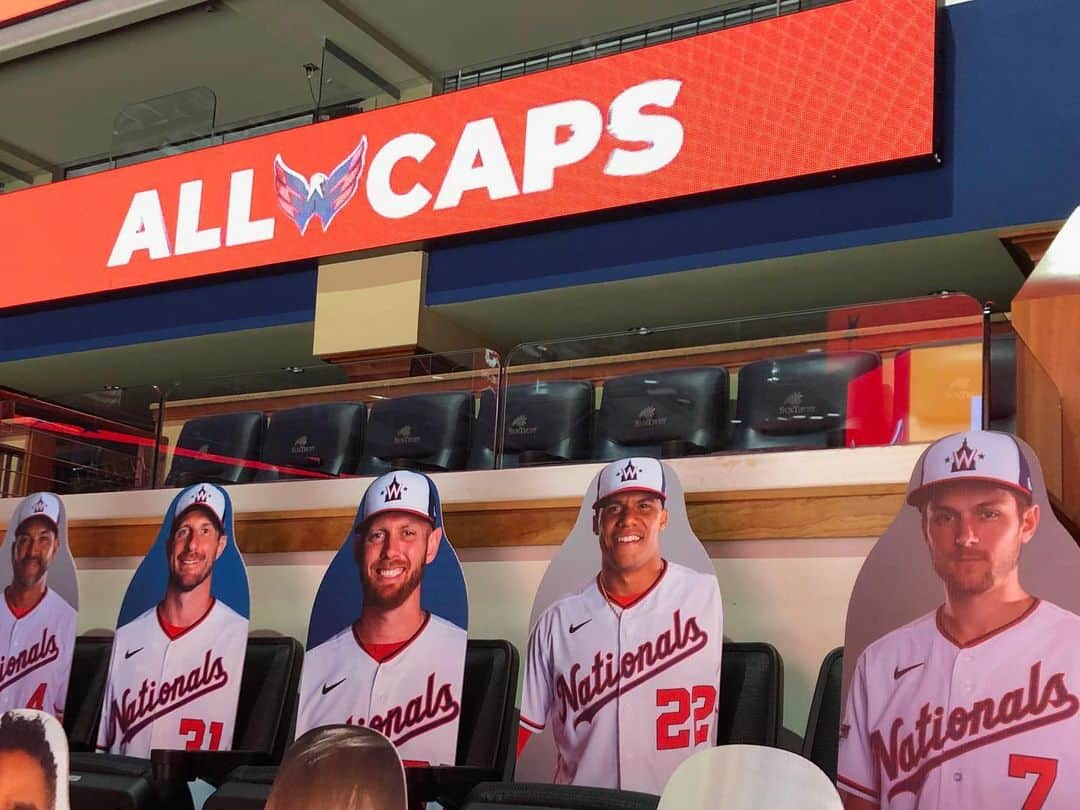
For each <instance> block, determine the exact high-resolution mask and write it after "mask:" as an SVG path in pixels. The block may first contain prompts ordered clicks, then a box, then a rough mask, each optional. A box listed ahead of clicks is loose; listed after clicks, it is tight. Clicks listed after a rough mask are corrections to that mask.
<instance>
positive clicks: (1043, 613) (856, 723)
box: [837, 431, 1080, 810]
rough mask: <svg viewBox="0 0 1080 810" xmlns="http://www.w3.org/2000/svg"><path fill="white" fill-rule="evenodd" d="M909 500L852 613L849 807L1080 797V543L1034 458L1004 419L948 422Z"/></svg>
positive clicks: (862, 577)
mask: <svg viewBox="0 0 1080 810" xmlns="http://www.w3.org/2000/svg"><path fill="white" fill-rule="evenodd" d="M906 500H907V505H906V506H905V507H904V508H903V509H902V510H901V514H900V515H898V516H897V519H896V521H894V523H893V525H892V526H891V527H890V528H889V531H888V532H886V534H885V535H883V536H882V538H881V540H880V541H879V542H878V544H877V545H876V546H875V547H874V549H873V551H872V552H871V554H870V556H869V557H868V559H867V562H866V563H865V564H864V566H863V569H862V571H861V572H860V574H859V578H858V580H857V581H856V586H855V591H854V594H853V596H852V600H851V603H850V607H849V611H848V628H847V639H846V641H847V646H846V647H845V660H844V664H845V678H846V681H847V687H846V698H845V708H844V714H843V720H842V725H841V730H840V748H839V756H838V767H837V782H838V787H839V788H840V791H841V793H842V795H843V796H844V803H845V807H846V808H848V810H866V809H867V808H874V809H875V810H877V808H887V809H888V810H913V809H914V808H918V810H975V808H990V807H992V808H995V809H998V808H1001V809H1002V810H1006V809H1008V810H1011V809H1012V808H1016V810H1021V809H1022V810H1037V809H1038V808H1072V807H1077V806H1080V768H1077V767H1076V766H1077V764H1080V759H1078V758H1077V755H1076V753H1075V751H1076V742H1077V740H1080V615H1077V611H1078V609H1080V588H1077V582H1080V554H1078V552H1077V549H1076V544H1075V542H1074V541H1073V540H1072V538H1070V537H1069V536H1068V534H1067V533H1066V532H1065V531H1064V529H1063V528H1062V527H1061V526H1060V524H1058V522H1057V521H1056V519H1055V518H1054V515H1053V513H1052V512H1051V511H1050V508H1049V504H1048V502H1047V497H1046V490H1045V487H1044V485H1043V482H1042V474H1041V471H1040V470H1039V467H1038V461H1037V460H1036V459H1035V457H1034V454H1033V453H1032V452H1031V450H1030V448H1028V447H1027V446H1026V445H1023V443H1021V442H1019V441H1018V440H1017V439H1015V438H1014V437H1013V436H1010V435H1009V434H1007V433H996V432H991V431H969V432H966V433H960V434H955V435H952V436H947V437H945V438H944V439H941V440H939V441H937V442H935V443H934V444H932V445H931V446H930V447H929V448H928V449H927V450H926V452H925V453H923V455H922V457H921V458H920V460H919V463H918V465H917V466H916V469H915V473H914V475H913V477H912V481H911V484H910V486H909V489H908V495H907V499H906ZM927 562H929V563H930V565H927ZM879 606H880V609H879ZM905 622H906V623H905ZM898 625H899V626H898ZM891 628H897V629H891ZM871 639H876V640H873V641H871ZM868 642H869V643H868Z"/></svg>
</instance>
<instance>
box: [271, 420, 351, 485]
mask: <svg viewBox="0 0 1080 810" xmlns="http://www.w3.org/2000/svg"><path fill="white" fill-rule="evenodd" d="M366 415H367V411H366V409H365V408H364V405H363V404H362V403H359V402H331V403H325V404H322V405H303V406H300V407H299V408H289V409H288V410H284V411H275V412H274V413H272V414H271V415H270V427H269V428H268V429H267V431H266V438H265V439H264V440H263V450H262V460H263V462H264V463H266V464H272V465H274V469H261V470H259V471H258V472H257V473H256V474H255V480H256V481H278V480H285V479H290V478H300V479H308V478H311V479H315V478H326V477H333V476H338V475H348V474H351V473H352V471H353V469H354V468H355V466H356V461H357V459H358V458H359V456H360V447H361V445H362V443H363V437H364V420H365V416H366ZM304 473H309V475H305V474H304Z"/></svg>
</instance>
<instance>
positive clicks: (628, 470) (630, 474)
mask: <svg viewBox="0 0 1080 810" xmlns="http://www.w3.org/2000/svg"><path fill="white" fill-rule="evenodd" d="M637 474H638V468H637V467H635V466H634V462H632V461H628V462H626V466H625V467H623V468H622V469H621V470H619V482H620V483H623V484H625V483H626V482H627V481H637Z"/></svg>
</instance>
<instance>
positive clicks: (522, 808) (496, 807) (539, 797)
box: [461, 782, 660, 810]
mask: <svg viewBox="0 0 1080 810" xmlns="http://www.w3.org/2000/svg"><path fill="white" fill-rule="evenodd" d="M659 804H660V797H659V796H653V795H652V794H649V793H636V792H634V791H629V790H609V789H607V788H592V787H577V786H576V785H548V784H538V783H531V782H510V783H506V782H489V783H484V784H482V785H477V786H476V787H475V788H474V789H473V791H472V793H470V794H469V796H468V797H467V798H466V800H465V804H464V805H462V808H461V810H656V807H657V805H659Z"/></svg>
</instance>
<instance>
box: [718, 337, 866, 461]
mask: <svg viewBox="0 0 1080 810" xmlns="http://www.w3.org/2000/svg"><path fill="white" fill-rule="evenodd" d="M880 374H881V357H880V356H878V355H877V354H876V353H874V352H857V351H849V352H829V353H825V352H807V353H806V354H799V355H794V356H791V357H780V358H776V359H773V360H759V361H757V362H755V363H750V364H749V365H747V366H744V367H743V368H742V370H740V371H739V381H738V388H739V396H738V404H737V405H736V409H735V420H736V427H735V432H734V435H733V437H732V446H733V447H734V448H737V449H740V450H758V449H768V448H819V447H845V446H847V445H848V444H849V443H850V441H851V440H852V437H854V436H859V435H860V433H861V432H862V431H864V430H866V427H867V424H866V421H867V420H875V419H880V418H881V407H882V404H883V400H882V399H881V393H882V389H881V383H880ZM855 381H858V382H855ZM853 382H854V383H855V384H854V385H853ZM849 405H851V407H850V408H849Z"/></svg>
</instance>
